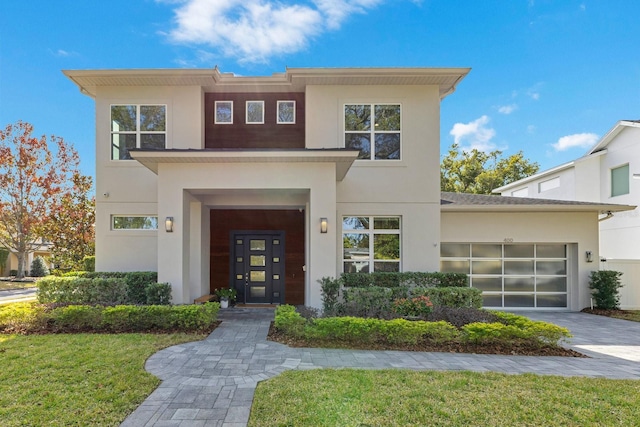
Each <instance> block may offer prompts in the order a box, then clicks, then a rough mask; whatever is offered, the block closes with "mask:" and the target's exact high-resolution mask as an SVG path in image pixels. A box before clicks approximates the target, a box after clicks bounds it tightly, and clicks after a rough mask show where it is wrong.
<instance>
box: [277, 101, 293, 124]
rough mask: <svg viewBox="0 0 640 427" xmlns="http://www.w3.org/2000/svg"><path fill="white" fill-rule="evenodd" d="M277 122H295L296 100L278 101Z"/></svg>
mask: <svg viewBox="0 0 640 427" xmlns="http://www.w3.org/2000/svg"><path fill="white" fill-rule="evenodd" d="M277 108H278V124H279V125H292V124H295V122H296V101H278V102H277Z"/></svg>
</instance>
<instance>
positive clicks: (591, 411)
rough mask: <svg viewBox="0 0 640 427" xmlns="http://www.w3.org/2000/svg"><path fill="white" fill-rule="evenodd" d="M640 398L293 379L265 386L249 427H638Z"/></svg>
mask: <svg viewBox="0 0 640 427" xmlns="http://www.w3.org/2000/svg"><path fill="white" fill-rule="evenodd" d="M639 393H640V382H638V381H632V380H608V379H590V378H564V377H554V376H537V375H532V374H526V375H506V374H498V373H473V372H432V371H428V372H415V371H407V370H384V371H371V370H352V369H340V370H332V369H323V370H313V371H289V372H285V373H283V374H281V375H279V376H278V377H275V378H272V379H270V380H268V381H265V382H261V383H260V384H258V388H257V390H256V394H255V398H254V402H253V407H252V410H251V419H250V420H249V426H260V427H269V426H296V427H304V426H313V427H320V426H327V427H329V426H330V427H337V426H427V425H428V426H544V425H547V426H548V425H564V426H603V425H611V426H613V425H615V426H632V425H637V423H638V416H637V415H638V412H637V406H638V397H637V396H638V395H639Z"/></svg>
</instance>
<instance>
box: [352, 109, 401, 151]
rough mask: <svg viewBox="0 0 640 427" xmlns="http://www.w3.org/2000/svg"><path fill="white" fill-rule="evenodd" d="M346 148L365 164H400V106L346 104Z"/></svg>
mask: <svg viewBox="0 0 640 427" xmlns="http://www.w3.org/2000/svg"><path fill="white" fill-rule="evenodd" d="M344 133H345V135H344V146H345V148H351V149H354V150H359V151H360V155H359V156H358V158H359V159H363V160H400V104H346V105H345V106H344Z"/></svg>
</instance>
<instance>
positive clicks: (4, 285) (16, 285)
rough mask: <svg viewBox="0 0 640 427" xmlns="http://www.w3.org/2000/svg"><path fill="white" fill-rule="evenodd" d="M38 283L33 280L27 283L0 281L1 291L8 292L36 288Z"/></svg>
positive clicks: (25, 281)
mask: <svg viewBox="0 0 640 427" xmlns="http://www.w3.org/2000/svg"><path fill="white" fill-rule="evenodd" d="M35 287H36V282H34V281H33V280H30V281H27V280H24V281H11V280H0V291H8V290H12V289H27V288H35Z"/></svg>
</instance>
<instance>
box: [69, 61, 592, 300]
mask: <svg viewBox="0 0 640 427" xmlns="http://www.w3.org/2000/svg"><path fill="white" fill-rule="evenodd" d="M468 72H469V69H455V68H454V69H438V68H411V69H395V68H372V69H351V68H347V69H288V70H287V71H286V73H282V74H274V75H273V76H269V77H237V76H234V75H231V74H221V73H220V72H218V70H217V69H214V70H90V71H67V72H65V74H66V75H67V76H68V77H69V78H70V79H71V80H73V81H74V82H75V83H76V84H77V85H78V86H79V87H80V89H81V91H82V92H83V93H85V94H88V95H89V96H91V97H93V98H94V99H95V102H96V187H97V191H96V193H97V200H96V269H97V270H100V271H142V270H151V271H157V272H158V278H159V281H161V282H169V283H170V284H171V286H172V289H173V295H172V296H173V302H174V303H178V304H181V303H190V302H192V301H193V300H194V299H195V298H198V297H200V296H202V295H206V294H208V293H210V292H211V291H212V289H214V288H215V289H217V288H219V287H221V286H222V287H227V286H231V287H237V286H242V283H243V281H244V283H246V284H247V285H248V284H249V277H250V273H252V274H251V281H252V282H253V284H252V285H251V286H252V287H251V288H246V292H245V296H244V298H245V300H247V295H250V297H251V298H253V297H254V295H253V294H252V293H251V292H254V291H255V292H256V295H258V293H260V292H262V294H261V295H262V299H261V300H260V301H265V302H275V303H283V302H288V299H289V298H293V299H295V298H301V299H300V300H299V302H298V303H304V304H306V305H309V306H314V307H320V306H321V295H320V287H319V284H318V280H319V279H321V278H322V277H327V276H328V277H336V276H338V275H340V274H341V273H342V272H343V271H345V270H346V268H347V265H349V266H350V267H349V268H357V269H360V268H362V269H361V270H359V271H392V270H396V271H398V270H399V271H437V270H439V268H440V264H441V242H449V243H452V242H463V243H469V244H484V243H493V242H502V241H503V240H504V239H512V240H511V242H529V243H531V244H538V243H546V244H550V243H554V242H555V243H559V244H562V245H566V248H567V249H566V250H567V255H566V257H565V258H563V261H562V262H565V261H566V265H567V270H568V273H567V274H566V276H567V289H566V290H565V291H564V295H566V296H567V298H568V299H567V302H566V304H565V305H564V306H563V307H562V308H563V309H571V310H578V309H580V308H582V306H584V305H585V304H586V293H587V291H586V283H585V278H586V276H587V275H588V273H589V271H591V270H592V269H593V265H592V264H587V263H586V261H584V252H585V251H593V253H594V255H595V256H596V257H597V255H598V235H597V224H598V222H597V219H598V213H599V212H600V211H601V210H602V206H601V205H600V204H599V205H597V206H596V205H593V206H582V207H581V208H580V209H577V210H575V211H571V210H570V208H567V207H564V208H563V209H560V210H559V211H558V210H557V209H554V208H553V207H540V206H537V207H527V206H521V207H519V209H517V210H516V211H509V210H506V209H505V208H504V207H498V208H495V207H493V208H487V207H483V208H478V206H474V205H473V203H471V204H466V203H461V204H457V205H456V206H452V205H449V206H445V205H444V204H443V202H442V200H441V193H440V182H439V176H440V168H439V161H440V160H439V158H440V153H439V146H440V141H439V135H440V102H441V100H442V99H443V98H444V97H445V96H447V95H449V94H450V93H452V92H453V91H454V89H455V88H456V85H457V84H458V83H459V82H460V80H461V79H462V78H463V77H464V76H465V75H466V74H467V73H468ZM288 94H295V97H296V99H303V100H304V101H303V103H304V105H302V106H300V105H297V106H295V104H294V107H301V108H298V109H297V110H296V111H297V114H302V115H303V117H304V120H303V121H301V122H300V123H301V124H300V123H299V129H300V128H303V130H302V131H301V133H300V135H301V136H300V137H299V138H301V139H300V140H296V139H295V138H296V137H294V138H293V139H292V140H291V141H288V142H287V143H286V144H293V146H291V145H286V144H285V145H286V147H285V148H282V147H283V146H284V145H283V146H281V145H280V142H279V140H278V138H279V136H280V135H281V136H282V138H283V139H285V138H289V137H290V136H291V135H292V133H291V132H289V133H287V131H288V129H293V128H292V127H289V128H287V126H288V125H286V124H285V125H282V126H280V125H279V124H276V123H275V116H270V117H272V118H271V119H268V118H266V119H265V117H266V116H265V115H264V114H265V112H264V110H263V111H262V114H263V116H262V119H263V122H264V123H263V122H260V120H258V123H256V124H253V123H249V119H248V118H247V119H246V123H243V121H244V120H245V117H244V114H245V112H246V114H247V116H248V114H249V113H248V108H249V107H248V103H249V102H253V101H246V102H247V110H246V111H245V110H244V107H245V106H244V103H245V101H244V100H245V99H251V100H253V99H255V100H258V101H260V100H261V99H274V97H275V98H277V99H284V100H286V99H291V97H292V96H293V95H291V96H290V95H288ZM288 96H289V98H288ZM242 97H244V98H242ZM219 99H220V100H223V101H212V100H219ZM224 100H227V101H224ZM214 102H223V103H226V104H227V105H229V106H230V110H227V111H226V113H225V114H232V115H233V114H235V116H232V117H233V119H230V118H229V117H227V116H225V117H222V118H220V123H219V122H217V120H218V118H217V116H215V117H216V118H215V120H214V117H213V116H211V114H217V110H215V113H207V114H206V113H205V112H206V111H213V110H214V105H213V104H214ZM234 102H235V104H234ZM260 102H262V101H260ZM264 102H265V103H264V104H259V105H262V107H259V108H263V109H267V108H272V107H270V106H267V105H272V106H275V105H276V103H275V101H273V102H272V104H267V102H269V101H264ZM278 102H279V101H278ZM300 102H302V101H300ZM240 103H241V104H242V105H238V104H240ZM209 104H211V105H209ZM216 105H217V104H216ZM234 105H235V107H234ZM347 105H350V106H362V105H364V106H367V107H366V108H370V109H371V111H372V113H371V117H375V114H377V113H375V111H377V110H375V109H376V108H377V107H376V106H393V109H392V110H393V113H392V114H395V116H394V117H396V118H398V116H399V119H398V120H397V123H396V122H393V123H394V124H392V125H386V124H384V123H385V122H383V120H384V118H383V115H384V114H385V113H384V112H383V113H380V114H382V116H381V119H380V120H381V122H382V123H383V126H391V128H390V130H388V129H382V131H381V132H379V129H377V128H375V127H374V125H372V124H370V123H368V122H367V120H369V121H371V120H373V119H371V117H369V118H368V119H366V118H365V119H364V122H363V123H364V124H363V125H362V126H364V127H365V128H366V127H367V126H369V125H370V126H371V130H370V131H369V130H367V131H366V132H369V134H367V135H365V136H364V137H362V136H361V135H360V137H362V138H364V139H366V138H371V139H370V140H367V141H369V142H370V143H371V147H370V150H374V149H375V150H378V149H380V150H383V149H385V147H386V146H385V145H384V144H386V143H388V141H392V144H393V141H397V140H399V141H400V143H399V147H398V149H397V150H396V151H397V152H396V153H394V154H393V156H394V157H390V158H384V157H383V158H377V157H375V158H370V159H368V160H365V159H360V158H359V156H362V155H363V153H364V152H365V151H362V150H364V149H363V148H362V149H358V148H357V145H356V148H353V146H347V143H346V140H347V126H346V125H345V121H347V120H346V119H345V116H346V107H345V106H347ZM114 106H115V107H117V108H120V107H122V108H123V111H128V112H129V113H131V115H132V117H134V119H135V120H137V125H136V124H135V123H134V121H135V120H134V121H132V123H134V124H133V125H131V124H127V123H126V120H124V121H123V119H122V118H118V119H117V120H118V122H117V123H116V119H114V117H113V114H114V113H113V111H114V108H115V107H114ZM123 106H124V107H123ZM142 106H154V107H158V108H160V109H161V110H162V111H163V115H162V129H161V131H159V132H158V133H159V134H161V135H162V139H163V144H162V146H161V147H154V149H148V148H147V149H145V147H141V146H140V141H141V138H142V136H143V134H144V133H145V132H144V129H142V127H143V122H144V121H145V120H147V118H146V117H142V116H143V114H142ZM265 106H267V107H265ZM215 108H217V106H216V107H215ZM383 110H384V108H383V109H382V110H381V111H383ZM136 112H137V113H136ZM129 113H127V114H129ZM136 114H137V115H136ZM208 114H209V115H208ZM126 118H127V117H125V119H126ZM268 120H272V121H273V123H271V124H270V125H269V124H267V121H268ZM278 120H279V119H278ZM375 120H378V119H377V118H375ZM112 123H113V124H112ZM127 126H133V127H134V130H132V131H129V130H127ZM136 126H137V127H136ZM225 126H226V127H225ZM261 126H262V127H261ZM291 126H293V123H292V124H291ZM358 126H360V124H358ZM114 129H115V130H114ZM261 129H264V132H265V133H264V135H265V138H264V141H268V142H265V143H262V138H261V137H260V136H258V137H256V135H259V132H260V130H261ZM228 130H231V131H229V132H227V131H228ZM223 131H224V132H223ZM385 131H386V132H387V133H388V134H389V135H391V136H390V137H389V136H388V135H387V136H385V135H383V134H384V133H385ZM225 132H226V133H225ZM234 132H235V133H234ZM278 132H282V133H281V134H280V133H278ZM357 132H360V131H357ZM366 132H365V133H366ZM114 135H115V136H114ZM218 135H227V137H226V138H229V140H228V141H220V139H217V138H220V137H219V136H218ZM274 135H275V136H274ZM380 135H382V136H380ZM378 136H380V141H378V140H376V138H378ZM252 138H253V139H252ZM256 138H257V139H256ZM387 138H390V139H387ZM394 138H397V139H394ZM364 139H362V140H360V141H363V140H364ZM124 141H129V142H127V143H131V144H133V145H131V146H127V150H126V152H125V151H123V149H122V146H123V144H124V143H125V142H124ZM136 141H137V142H136ZM219 142H222V144H219ZM245 143H249V145H250V148H241V149H240V148H237V147H236V146H235V145H234V144H240V145H242V144H245ZM378 143H380V144H381V145H380V148H379V147H378V146H377V145H376V144H378ZM136 144H137V145H136ZM283 144H284V143H283ZM296 144H297V145H296ZM350 147H351V148H350ZM359 150H360V151H359ZM123 152H125V153H126V154H127V155H129V156H130V157H131V159H127V158H123V157H121V156H122V154H123ZM585 163H587V162H585ZM592 163H593V162H592ZM595 167H596V166H595V163H593V165H592V168H595ZM558 173H559V174H560V175H559V176H560V178H561V179H559V180H558V181H559V182H569V181H573V182H575V181H576V180H577V179H582V178H579V176H578V174H576V173H575V172H574V171H573V169H572V168H570V167H568V168H564V169H562V170H558ZM590 173H591V172H590ZM552 178H554V177H552ZM589 179H593V177H592V176H591V175H589ZM551 187H552V188H547V187H545V191H546V192H547V194H548V195H552V194H554V195H556V197H557V198H564V197H566V198H570V196H572V195H575V193H576V191H575V190H571V191H573V194H569V193H567V194H566V195H565V196H563V197H560V196H561V195H560V194H559V193H558V192H559V191H570V190H565V189H566V188H567V187H565V186H562V185H561V186H558V187H553V186H551ZM520 190H522V189H520ZM505 200H506V199H505ZM495 209H497V211H494V210H495ZM243 211H245V212H247V211H250V212H252V214H253V213H254V212H256V216H261V217H264V218H262V219H261V220H260V221H262V222H253V223H252V224H250V225H249V224H247V225H246V227H244V226H243V224H238V222H237V221H235V222H234V220H233V217H234V216H241V215H240V214H241V213H242V212H243ZM268 212H279V213H281V214H282V215H284V216H287V217H289V216H291V217H295V215H289V213H292V212H294V213H297V212H299V213H300V215H302V216H303V217H302V218H303V221H302V222H303V223H304V224H303V225H302V226H300V227H302V228H296V227H298V226H295V227H293V226H292V227H293V228H287V227H288V225H287V224H284V225H283V223H282V221H279V220H278V218H274V215H268ZM212 218H217V220H215V221H214V220H212ZM243 218H244V217H243ZM169 219H170V220H171V221H170V222H171V224H170V225H171V227H168V225H167V226H166V227H165V220H169ZM249 220H252V219H251V218H250V219H249ZM256 221H257V220H256ZM292 221H294V220H292ZM321 221H325V222H326V224H327V229H326V231H324V230H322V229H321V227H320V223H321ZM273 223H278V224H279V225H277V226H276V225H270V224H273ZM292 223H293V222H291V223H290V224H292ZM346 223H349V224H350V225H348V227H353V228H345V227H347V225H345V224H346ZM132 224H134V225H132ZM135 224H137V225H135ZM256 224H257V225H256ZM285 228H287V229H288V230H289V231H287V232H286V233H289V234H286V233H285V232H284V231H283V230H284V229H285ZM252 233H253V234H254V235H253V237H252V236H251V234H252ZM269 233H271V234H269ZM245 235H246V236H248V237H247V239H249V240H243V239H244V238H245ZM256 236H257V237H256ZM261 236H263V237H261ZM264 236H267V237H264ZM283 239H285V240H284V241H286V242H287V245H289V244H291V243H292V242H293V240H295V242H296V243H295V244H298V245H299V248H300V249H299V251H300V252H301V253H291V251H289V252H287V253H286V256H285V257H284V258H283V257H282V255H280V252H278V251H279V250H280V248H279V247H277V245H279V244H280V243H281V242H280V241H281V240H283ZM348 239H352V240H353V241H354V243H353V244H354V246H353V247H348V248H347V247H346V246H345V245H347V243H345V242H346V241H347V240H348ZM378 240H379V242H378ZM249 242H250V244H251V245H253V244H254V243H256V245H257V246H256V248H258V249H255V251H262V252H256V256H245V255H247V254H251V253H250V252H243V251H244V249H242V248H246V247H248V245H249ZM264 242H269V243H268V245H273V246H272V247H271V246H270V247H269V248H267V249H265V248H264V247H263V245H264V244H265V243H264ZM350 244H351V243H350ZM378 244H381V245H382V244H387V246H388V247H387V248H385V250H386V252H384V251H383V250H382V249H380V251H379V250H378V249H379V248H378V247H377V246H376V245H378ZM243 245H245V246H243ZM261 245H262V246H261ZM396 245H397V246H396ZM296 247H298V246H296ZM563 247H565V246H563ZM252 248H253V246H252ZM389 248H391V249H390V250H389ZM251 250H254V249H251ZM383 252H384V253H383ZM362 257H364V261H363V258H362ZM247 258H250V261H251V265H249V264H248V263H249V259H247ZM356 258H357V262H356V261H353V259H356ZM265 259H267V261H265ZM285 260H288V261H287V265H286V267H287V268H285V267H284V266H283V267H282V268H281V269H279V266H280V265H281V264H282V263H283V262H284V261H285ZM254 261H255V262H256V263H257V264H255V265H254V264H253V263H254ZM352 261H353V262H352ZM534 261H535V260H534ZM265 262H266V265H267V266H266V267H264V266H265ZM532 262H533V261H532ZM276 264H278V265H276ZM596 264H597V263H596ZM260 265H261V266H263V267H264V268H263V270H262V271H257V273H256V274H255V278H254V275H253V273H254V271H253V270H252V271H251V272H250V271H249V270H247V272H246V274H245V273H244V270H239V268H240V267H243V266H246V267H247V268H249V267H254V266H260ZM363 265H366V268H363V267H362V266H363ZM256 268H257V267H256ZM378 269H379V270H378ZM265 278H266V279H265ZM254 279H255V280H254ZM271 279H273V283H276V282H277V283H279V285H277V286H280V287H277V286H276V285H272V287H271V288H270V287H269V286H271V285H268V284H267V285H265V286H262V287H261V286H258V285H256V283H258V284H259V282H260V281H262V282H265V280H266V282H265V283H267V282H269V281H270V280H271ZM500 280H502V279H500ZM563 280H564V279H563ZM238 284H240V285H238ZM289 284H292V286H293V284H295V286H299V287H300V288H299V289H297V290H296V291H295V292H296V294H295V296H291V295H293V294H291V295H290V294H289V293H290V292H293V291H291V289H293V287H289V288H288V286H289ZM281 289H283V290H284V295H281V294H282V292H280V290H281ZM287 289H289V290H287ZM272 290H273V292H271V294H272V295H271V294H270V293H269V292H270V291H272ZM265 292H266V294H265ZM251 298H250V299H251ZM256 301H258V299H256Z"/></svg>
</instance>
